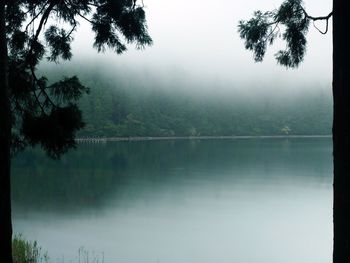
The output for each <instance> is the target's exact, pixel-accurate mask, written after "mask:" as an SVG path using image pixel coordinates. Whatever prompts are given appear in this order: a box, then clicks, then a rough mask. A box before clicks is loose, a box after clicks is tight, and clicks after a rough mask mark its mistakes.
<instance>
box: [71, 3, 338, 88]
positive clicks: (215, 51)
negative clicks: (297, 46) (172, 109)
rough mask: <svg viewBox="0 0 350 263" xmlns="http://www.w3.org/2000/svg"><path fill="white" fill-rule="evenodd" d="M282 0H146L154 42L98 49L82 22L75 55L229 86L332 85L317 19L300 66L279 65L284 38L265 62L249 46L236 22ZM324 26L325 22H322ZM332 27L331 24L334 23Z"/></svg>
mask: <svg viewBox="0 0 350 263" xmlns="http://www.w3.org/2000/svg"><path fill="white" fill-rule="evenodd" d="M281 2H282V0H191V1H189V0H176V1H166V0H144V3H145V6H146V8H145V10H146V14H147V21H148V27H149V31H150V34H151V36H152V38H153V40H154V45H153V46H151V47H147V48H146V49H145V50H143V51H135V50H134V48H132V47H130V49H129V51H128V52H127V53H125V54H123V55H121V56H120V55H116V54H114V53H113V52H106V53H105V54H98V55H97V54H96V51H94V50H93V49H92V48H91V46H92V42H93V34H92V33H91V31H90V29H89V27H88V25H87V24H86V23H85V22H81V28H80V30H79V31H78V32H77V33H76V38H75V41H74V44H73V54H74V56H75V59H77V60H79V59H80V58H81V57H86V55H87V54H88V56H89V57H90V56H92V57H93V58H94V60H95V61H96V63H107V62H106V61H108V64H109V67H110V68H113V66H116V68H117V67H118V65H119V66H120V65H122V66H123V67H126V68H128V67H130V68H133V69H135V68H138V69H140V70H143V71H146V72H147V74H150V75H153V76H161V77H163V78H166V77H167V76H168V77H169V78H171V76H170V75H172V74H175V75H183V76H185V77H187V78H193V79H198V81H202V82H203V79H204V81H213V82H220V83H224V85H223V86H225V88H227V89H230V87H233V86H235V87H242V88H245V89H246V88H247V87H257V86H258V87H265V86H266V87H271V86H274V87H275V86H276V85H277V86H278V87H280V86H281V85H283V86H289V87H292V88H301V89H307V88H310V87H311V86H312V87H318V86H319V87H323V88H324V87H327V89H328V88H329V89H331V73H332V67H331V61H332V37H331V30H330V32H329V33H328V34H327V35H325V36H324V35H321V34H320V33H318V32H317V31H316V30H315V29H314V28H313V26H312V25H310V32H309V34H308V51H307V55H306V57H305V61H304V63H303V64H302V65H301V66H300V67H299V68H298V69H296V70H291V69H289V70H286V69H285V68H282V67H280V66H278V65H277V63H276V61H275V59H274V57H273V54H274V53H275V52H276V51H277V50H279V49H280V48H283V45H281V44H282V43H278V42H277V45H276V46H273V47H270V48H269V49H268V52H267V54H266V58H265V60H264V62H263V63H255V62H254V61H253V56H252V53H251V52H250V51H247V50H245V49H244V44H243V41H242V40H241V39H240V38H239V35H238V33H237V24H238V21H239V20H241V19H248V18H250V17H251V14H252V13H253V11H254V10H257V9H260V10H265V11H267V10H272V9H274V8H277V7H278V6H279V5H280V3H281ZM305 5H306V9H307V10H308V12H309V13H310V14H311V15H314V16H319V15H326V14H328V13H329V12H330V10H331V7H332V1H331V0H306V1H305ZM317 25H318V26H319V27H320V28H324V26H325V25H324V24H322V22H319V23H318V24H317ZM330 28H331V24H330Z"/></svg>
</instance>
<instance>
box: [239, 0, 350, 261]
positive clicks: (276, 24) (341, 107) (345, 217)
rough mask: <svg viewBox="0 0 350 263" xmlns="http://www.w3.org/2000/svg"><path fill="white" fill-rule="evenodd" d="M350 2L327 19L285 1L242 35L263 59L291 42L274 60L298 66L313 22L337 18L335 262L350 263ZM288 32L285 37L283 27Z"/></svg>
mask: <svg viewBox="0 0 350 263" xmlns="http://www.w3.org/2000/svg"><path fill="white" fill-rule="evenodd" d="M349 14H350V2H349V1H347V0H333V11H332V12H330V13H329V14H328V15H326V16H321V17H313V16H310V15H309V14H308V13H307V12H306V11H305V9H304V7H303V2H302V1H301V0H286V1H284V2H283V3H282V4H281V6H280V7H279V8H278V9H277V10H274V11H272V12H266V13H262V12H260V11H257V12H255V13H254V17H253V18H252V19H250V20H249V21H241V22H240V23H239V26H238V31H239V33H240V36H241V38H243V39H244V40H245V47H246V49H249V50H252V51H253V52H254V59H255V60H256V61H261V60H262V59H263V57H264V54H265V50H266V47H267V45H269V44H272V43H273V41H274V40H275V39H276V38H277V37H281V38H282V39H283V40H285V42H286V49H285V50H281V51H279V52H278V53H277V54H276V55H275V56H276V59H277V61H278V63H279V64H281V65H283V66H286V67H292V68H293V67H297V66H298V65H299V64H300V63H301V62H302V60H303V57H304V55H305V50H306V43H307V41H306V33H307V31H308V28H309V24H310V22H314V21H316V20H324V21H325V29H324V30H323V31H322V30H320V29H319V28H317V27H316V26H315V27H316V29H317V30H318V31H320V33H322V34H326V33H327V31H328V21H329V19H330V18H331V17H333V164H334V181H333V196H334V199H333V224H334V228H333V231H334V245H333V262H334V263H345V262H350V154H349V150H350V125H349V124H348V122H349V119H350V107H349V101H350V47H349V32H348V31H349V29H348V23H349V21H348V18H349ZM280 26H282V27H283V28H282V30H283V33H281V28H280Z"/></svg>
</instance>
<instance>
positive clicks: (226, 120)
mask: <svg viewBox="0 0 350 263" xmlns="http://www.w3.org/2000/svg"><path fill="white" fill-rule="evenodd" d="M81 68H84V70H80V69H81ZM42 71H43V72H44V73H45V74H46V75H47V76H48V77H49V79H57V78H58V77H60V76H62V75H64V76H71V75H72V74H76V75H78V76H79V78H80V79H81V81H82V83H83V84H84V85H86V86H88V87H89V88H90V89H91V90H90V94H89V95H87V96H84V98H83V99H82V100H81V101H80V106H81V109H82V110H83V114H84V119H85V122H86V124H87V125H86V127H85V128H84V129H83V130H82V131H81V132H79V134H78V136H106V137H110V136H123V137H124V136H199V135H201V136H221V135H222V136H230V135H285V134H291V135H328V134H331V123H332V101H331V93H330V90H329V89H327V88H325V87H305V88H303V89H298V91H294V92H293V87H290V85H289V86H288V87H284V86H283V84H279V85H278V86H276V87H263V86H262V87H255V89H251V88H249V89H248V88H246V89H242V88H241V87H232V86H231V85H230V84H229V83H222V82H219V81H215V80H212V81H204V80H202V81H201V80H194V79H193V78H191V76H189V75H187V74H186V73H184V72H181V71H174V72H171V75H170V77H169V76H168V77H167V78H164V77H162V76H161V74H160V75H159V76H157V74H156V73H154V72H148V71H147V70H143V71H142V70H140V69H132V68H127V69H125V68H123V67H121V66H119V67H117V68H115V67H114V68H108V67H106V66H104V67H103V66H102V67H101V66H100V65H99V67H97V66H96V67H95V66H93V65H91V64H89V63H87V64H84V66H83V67H82V66H81V65H79V64H78V65H77V64H70V65H65V66H64V67H59V66H47V67H45V70H42ZM223 87H225V88H223Z"/></svg>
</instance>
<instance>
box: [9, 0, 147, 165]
mask: <svg viewBox="0 0 350 263" xmlns="http://www.w3.org/2000/svg"><path fill="white" fill-rule="evenodd" d="M78 18H84V19H85V20H87V21H89V22H90V24H91V26H92V31H93V32H94V33H95V41H94V43H93V45H94V46H95V47H96V48H97V50H98V51H103V50H105V48H106V47H108V48H111V49H113V50H115V51H116V52H117V53H122V52H124V51H126V49H127V47H126V45H127V44H135V45H136V47H137V48H142V47H144V46H145V45H150V44H152V39H151V38H150V36H149V34H148V32H147V25H146V18H145V12H144V10H143V6H140V5H138V4H137V1H133V0H90V1H87V0H67V1H57V0H47V1H37V0H25V1H6V31H7V39H8V54H9V63H8V64H9V87H10V96H11V97H10V100H11V105H12V109H11V110H12V118H13V125H12V126H13V134H12V137H13V138H12V146H13V147H12V148H13V150H14V151H16V150H19V149H23V148H25V147H26V146H27V145H35V144H40V145H41V146H42V148H43V149H45V150H46V152H47V153H48V154H49V155H50V156H51V157H54V158H58V157H59V156H60V155H61V154H63V153H64V152H66V151H67V150H68V149H69V148H71V147H74V146H75V141H74V137H75V135H76V132H77V131H78V130H80V129H81V128H82V127H83V126H84V123H83V121H82V114H81V112H80V110H79V108H78V100H79V99H80V98H81V97H82V96H83V95H84V94H86V93H87V92H88V89H87V88H86V87H85V86H84V85H82V84H81V83H80V81H79V79H78V78H77V77H76V76H73V77H65V78H64V79H63V80H58V81H57V82H55V83H51V84H50V85H48V80H47V78H46V77H45V76H37V70H36V69H37V67H38V64H39V63H40V61H42V59H43V58H45V57H46V58H47V60H48V61H50V62H55V63H57V62H59V61H60V60H69V59H71V57H72V55H73V54H72V52H71V42H72V41H73V33H74V32H75V31H76V29H77V27H78V25H79V23H78V21H77V19H78Z"/></svg>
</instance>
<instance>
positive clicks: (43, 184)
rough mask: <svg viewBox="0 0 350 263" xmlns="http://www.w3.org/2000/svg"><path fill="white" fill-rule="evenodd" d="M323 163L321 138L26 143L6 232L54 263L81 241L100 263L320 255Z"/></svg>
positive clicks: (306, 259) (251, 262) (16, 165)
mask: <svg viewBox="0 0 350 263" xmlns="http://www.w3.org/2000/svg"><path fill="white" fill-rule="evenodd" d="M332 167H333V166H332V141H331V138H289V139H287V138H264V139H254V138H250V139H223V140H164V141H135V142H107V143H98V144H88V143H81V144H79V145H78V148H77V150H75V151H70V152H69V153H68V154H66V155H65V156H64V157H63V158H62V159H61V160H60V161H53V160H50V159H48V158H46V157H45V155H44V154H43V153H42V152H41V151H40V150H38V149H34V150H28V151H26V152H24V153H21V154H20V155H18V156H17V157H16V158H15V159H14V161H13V193H12V194H13V221H14V231H15V232H16V233H22V234H23V236H25V237H26V238H28V239H30V240H37V241H38V242H39V244H40V245H41V246H42V247H43V249H44V250H47V251H48V254H49V256H50V258H51V260H52V262H55V263H56V262H57V263H61V262H78V254H79V253H78V251H79V249H81V247H84V250H85V251H88V252H89V255H90V256H91V257H96V258H98V259H99V262H102V261H104V262H105V263H110V262H121V263H213V262H218V263H229V262H230V263H232V262H237V263H281V262H283V263H296V262H298V263H312V262H315V263H316V262H317V263H323V262H324V263H326V262H327V263H329V262H331V260H332V169H333V168H332ZM92 262H93V261H92V260H91V261H90V263H92Z"/></svg>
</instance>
